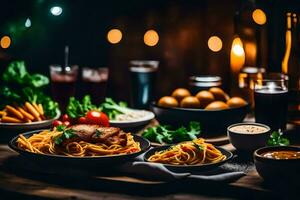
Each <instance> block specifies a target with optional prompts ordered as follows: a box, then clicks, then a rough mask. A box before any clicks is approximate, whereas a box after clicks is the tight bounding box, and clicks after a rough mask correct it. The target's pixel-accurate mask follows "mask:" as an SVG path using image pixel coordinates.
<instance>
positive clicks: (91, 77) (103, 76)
mask: <svg viewBox="0 0 300 200" xmlns="http://www.w3.org/2000/svg"><path fill="white" fill-rule="evenodd" d="M108 75H109V69H108V68H106V67H102V68H89V67H84V68H83V69H82V86H83V91H84V93H85V94H89V95H91V99H92V102H93V103H96V104H98V103H100V102H102V101H103V100H104V98H105V95H106V88H107V81H108Z"/></svg>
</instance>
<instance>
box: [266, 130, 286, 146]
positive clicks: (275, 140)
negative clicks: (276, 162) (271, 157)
mask: <svg viewBox="0 0 300 200" xmlns="http://www.w3.org/2000/svg"><path fill="white" fill-rule="evenodd" d="M267 145H268V146H288V145H290V141H289V140H288V139H287V138H284V137H283V136H282V133H280V132H278V131H274V132H273V133H272V134H271V135H270V138H269V140H268V142H267Z"/></svg>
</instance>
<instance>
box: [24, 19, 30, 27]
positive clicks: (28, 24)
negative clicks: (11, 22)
mask: <svg viewBox="0 0 300 200" xmlns="http://www.w3.org/2000/svg"><path fill="white" fill-rule="evenodd" d="M25 27H26V28H29V27H31V20H30V19H29V18H27V19H26V21H25Z"/></svg>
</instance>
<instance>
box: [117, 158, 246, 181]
mask: <svg viewBox="0 0 300 200" xmlns="http://www.w3.org/2000/svg"><path fill="white" fill-rule="evenodd" d="M142 158H143V155H141V156H139V157H138V158H136V161H134V162H129V163H126V164H124V165H122V166H121V167H120V169H119V170H120V171H121V172H125V173H130V174H135V175H138V176H143V177H145V178H151V179H157V180H162V181H174V180H178V179H191V180H202V181H205V180H209V181H219V182H231V181H233V180H237V179H239V178H241V177H242V176H244V175H245V173H244V172H242V171H235V172H226V173H219V174H214V175H198V174H194V173H193V172H192V173H190V172H188V173H178V172H173V171H171V170H169V169H167V168H166V167H165V166H164V165H163V164H160V163H151V162H144V161H143V160H142Z"/></svg>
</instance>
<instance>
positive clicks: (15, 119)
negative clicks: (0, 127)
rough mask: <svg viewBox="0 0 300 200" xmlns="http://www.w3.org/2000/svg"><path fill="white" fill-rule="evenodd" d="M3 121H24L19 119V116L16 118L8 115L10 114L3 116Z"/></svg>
mask: <svg viewBox="0 0 300 200" xmlns="http://www.w3.org/2000/svg"><path fill="white" fill-rule="evenodd" d="M1 122H8V123H22V121H21V120H19V119H18V118H15V117H8V116H4V117H2V119H1Z"/></svg>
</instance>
